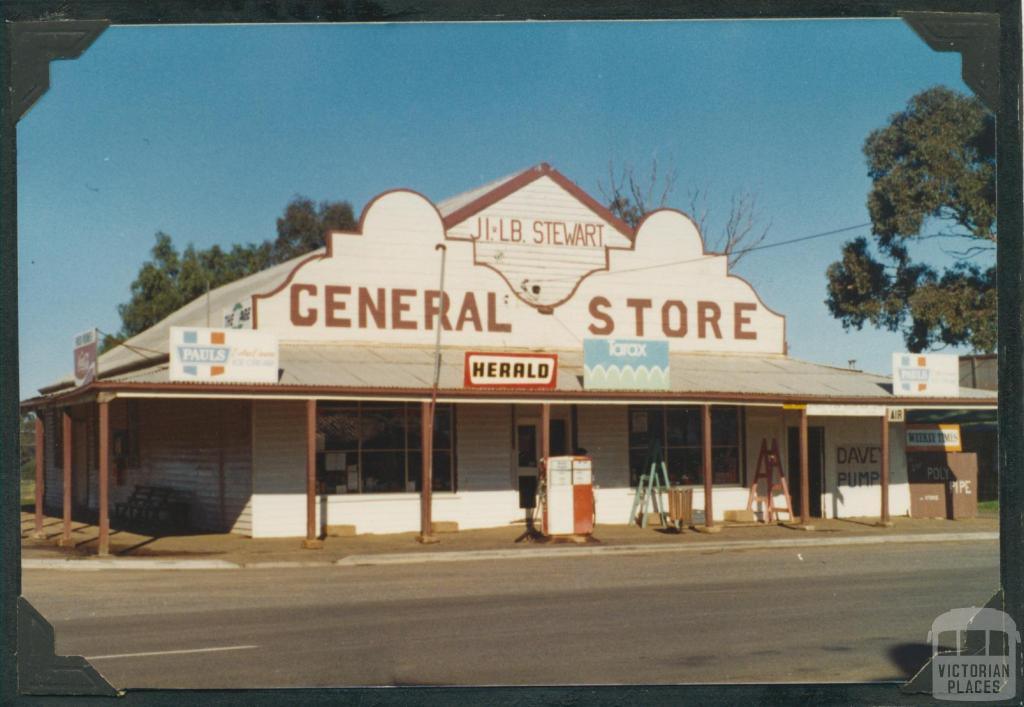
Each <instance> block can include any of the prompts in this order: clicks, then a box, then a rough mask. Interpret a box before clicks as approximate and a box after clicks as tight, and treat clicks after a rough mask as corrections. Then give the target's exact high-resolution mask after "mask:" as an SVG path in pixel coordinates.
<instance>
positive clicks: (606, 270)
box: [252, 165, 785, 354]
mask: <svg viewBox="0 0 1024 707" xmlns="http://www.w3.org/2000/svg"><path fill="white" fill-rule="evenodd" d="M439 245H443V246H444V257H445V258H446V263H445V272H446V275H445V288H444V293H443V294H442V293H441V291H440V288H439V274H440V267H441V257H442V252H441V251H440V250H439V249H438V246H439ZM252 315H253V316H252V321H253V326H254V328H255V329H257V330H262V331H268V332H273V333H275V334H276V335H277V336H278V337H279V338H280V339H282V340H289V341H345V342H352V343H356V342H367V343H385V344H403V345H406V344H409V345H431V344H433V340H434V336H435V334H436V327H437V326H440V327H441V328H442V329H443V341H444V344H445V345H447V346H464V347H467V348H477V347H481V348H483V347H486V348H503V349H504V348H520V349H522V348H530V349H547V350H579V348H580V346H581V342H582V341H583V339H584V338H586V339H605V338H607V339H616V340H619V339H622V340H625V339H635V340H645V341H646V340H657V341H660V342H664V344H665V345H666V346H667V347H668V350H669V351H673V352H684V351H702V352H747V353H778V354H782V353H784V352H785V320H784V318H783V317H782V316H780V315H779V314H776V313H775V312H773V311H771V310H770V309H769V308H768V307H767V306H765V305H764V303H763V302H761V300H760V298H759V297H758V295H757V293H756V292H755V291H754V289H753V288H752V287H751V285H750V284H749V283H747V282H746V281H745V280H743V279H741V278H739V277H735V276H733V275H730V274H729V273H728V272H727V264H726V258H725V257H724V256H721V255H717V254H713V253H707V252H705V251H704V243H703V239H702V238H701V235H700V233H699V232H698V230H697V228H696V226H695V225H694V223H693V221H692V220H691V219H690V218H689V217H688V216H686V215H685V214H683V213H681V212H678V211H675V210H672V209H661V210H658V211H655V212H652V213H651V214H649V215H648V216H647V217H646V218H645V219H644V221H643V222H642V223H641V224H640V225H639V226H638V227H637V228H636V229H633V228H631V227H629V226H628V225H627V224H625V223H623V222H622V221H620V220H619V219H617V218H615V217H614V216H613V215H612V214H611V213H609V212H608V210H607V209H605V208H604V207H602V206H601V205H600V204H599V203H597V202H596V201H595V200H594V199H593V198H591V197H590V196H589V195H587V194H586V193H585V192H583V191H582V190H581V189H579V187H577V186H576V185H575V184H573V183H572V182H571V181H569V180H568V179H567V178H566V177H564V176H562V175H561V174H560V173H558V172H557V171H556V170H554V169H552V168H551V167H549V166H547V165H538V166H537V167H534V168H531V169H528V170H526V171H524V172H521V173H519V174H517V175H513V176H511V177H508V178H506V179H504V180H499V181H498V182H495V183H493V184H491V185H488V186H486V187H482V188H480V189H476V190H474V191H471V192H468V193H467V194H465V195H461V196H458V197H454V198H452V199H449V200H447V201H443V202H440V203H439V204H436V205H435V204H434V203H432V202H430V201H429V200H428V199H426V198H425V197H423V196H421V195H420V194H417V193H415V192H412V191H407V190H395V191H391V192H386V193H384V194H382V195H380V196H378V197H377V198H376V199H374V200H373V201H372V202H371V203H370V204H369V205H368V206H367V207H366V208H365V209H364V211H363V214H362V218H361V219H360V225H359V228H358V230H357V231H355V232H334V233H331V234H329V235H328V239H327V247H326V250H325V251H321V252H319V253H317V254H314V255H312V256H310V257H309V258H307V259H306V260H305V261H303V262H301V263H300V264H299V265H298V266H297V267H296V268H295V269H294V270H293V271H292V272H291V273H289V274H288V276H287V277H285V278H284V279H283V281H282V282H281V283H280V284H279V285H278V286H277V287H276V288H273V289H271V290H270V291H266V292H261V293H255V294H254V297H253V307H252Z"/></svg>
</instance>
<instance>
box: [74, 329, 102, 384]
mask: <svg viewBox="0 0 1024 707" xmlns="http://www.w3.org/2000/svg"><path fill="white" fill-rule="evenodd" d="M98 340H99V332H97V331H96V330H95V329H89V330H88V331H83V332H82V333H81V334H77V335H76V336H75V349H74V357H75V366H74V371H75V385H76V386H82V385H89V384H90V383H92V382H93V381H94V380H96V359H97V350H96V347H97V343H98Z"/></svg>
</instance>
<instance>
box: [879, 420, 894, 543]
mask: <svg viewBox="0 0 1024 707" xmlns="http://www.w3.org/2000/svg"><path fill="white" fill-rule="evenodd" d="M881 523H882V525H891V524H892V522H891V521H890V520H889V416H888V412H886V413H885V414H883V415H882V520H881Z"/></svg>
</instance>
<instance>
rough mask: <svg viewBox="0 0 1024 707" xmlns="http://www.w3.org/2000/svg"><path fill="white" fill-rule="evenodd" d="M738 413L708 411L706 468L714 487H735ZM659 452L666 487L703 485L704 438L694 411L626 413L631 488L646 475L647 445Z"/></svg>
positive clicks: (652, 408) (659, 408) (669, 408)
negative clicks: (708, 454)
mask: <svg viewBox="0 0 1024 707" xmlns="http://www.w3.org/2000/svg"><path fill="white" fill-rule="evenodd" d="M741 415H742V413H741V408H739V407H724V406H713V407H712V408H711V468H712V474H713V477H712V480H713V482H714V483H716V484H738V483H740V476H741V461H740V460H741V450H742V442H741V434H740V431H741V430H742V419H741ZM652 443H654V444H657V445H660V446H661V449H662V454H663V455H664V457H665V467H666V469H667V471H668V480H669V484H671V485H673V486H677V485H680V486H691V485H700V484H703V483H704V469H703V459H704V453H703V452H704V436H703V430H702V414H701V408H700V407H699V406H696V405H635V406H630V408H629V478H630V484H632V485H633V486H636V484H637V483H638V481H639V479H640V475H641V474H646V473H649V472H650V468H649V466H650V460H649V459H648V455H649V451H650V448H651V444H652Z"/></svg>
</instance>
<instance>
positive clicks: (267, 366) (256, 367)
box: [169, 327, 278, 383]
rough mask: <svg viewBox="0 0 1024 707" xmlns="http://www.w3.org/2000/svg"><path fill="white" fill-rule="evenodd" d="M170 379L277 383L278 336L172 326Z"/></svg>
mask: <svg viewBox="0 0 1024 707" xmlns="http://www.w3.org/2000/svg"><path fill="white" fill-rule="evenodd" d="M169 351H170V379H171V380H172V381H184V382H200V381H202V382H206V381H216V382H225V383H276V382H277V375H278V348H277V339H276V338H275V337H274V336H273V335H270V334H267V333H265V332H253V331H237V330H225V329H207V328H201V327H171V332H170V348H169Z"/></svg>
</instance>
